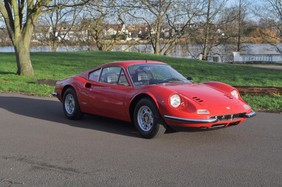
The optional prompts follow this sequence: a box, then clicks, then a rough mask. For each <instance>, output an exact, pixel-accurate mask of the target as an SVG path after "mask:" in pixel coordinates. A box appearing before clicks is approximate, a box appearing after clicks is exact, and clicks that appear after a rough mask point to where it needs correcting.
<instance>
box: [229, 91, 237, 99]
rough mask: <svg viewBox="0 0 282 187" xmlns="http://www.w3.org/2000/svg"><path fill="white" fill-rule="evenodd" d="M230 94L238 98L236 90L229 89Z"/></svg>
mask: <svg viewBox="0 0 282 187" xmlns="http://www.w3.org/2000/svg"><path fill="white" fill-rule="evenodd" d="M231 95H232V96H233V97H235V98H236V99H239V93H238V91H237V90H232V91H231Z"/></svg>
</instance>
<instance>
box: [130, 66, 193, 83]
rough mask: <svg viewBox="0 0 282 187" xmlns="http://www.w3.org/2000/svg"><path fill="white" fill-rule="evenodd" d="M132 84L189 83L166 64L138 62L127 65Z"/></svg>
mask: <svg viewBox="0 0 282 187" xmlns="http://www.w3.org/2000/svg"><path fill="white" fill-rule="evenodd" d="M128 71H129V74H130V76H131V80H132V81H133V84H134V86H143V85H151V84H161V83H190V81H188V80H187V79H186V78H185V77H183V76H182V75H181V74H180V73H178V72H177V71H176V70H175V69H173V68H172V67H171V66H169V65H166V64H138V65H132V66H129V67H128Z"/></svg>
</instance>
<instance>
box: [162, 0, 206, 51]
mask: <svg viewBox="0 0 282 187" xmlns="http://www.w3.org/2000/svg"><path fill="white" fill-rule="evenodd" d="M203 9H204V3H203V2H202V0H176V1H174V2H173V6H172V7H171V9H170V11H169V12H168V14H167V17H166V18H167V19H166V20H165V21H166V22H167V23H168V26H169V27H168V28H169V30H170V32H169V38H165V43H163V47H162V51H164V52H163V54H167V53H168V52H169V51H170V50H172V49H173V48H175V47H176V45H187V44H189V43H190V42H191V37H192V36H193V34H194V33H195V32H197V30H198V27H196V23H197V22H198V20H199V19H200V18H201V17H202V16H203ZM166 22H165V23H166ZM163 49H165V50H163Z"/></svg>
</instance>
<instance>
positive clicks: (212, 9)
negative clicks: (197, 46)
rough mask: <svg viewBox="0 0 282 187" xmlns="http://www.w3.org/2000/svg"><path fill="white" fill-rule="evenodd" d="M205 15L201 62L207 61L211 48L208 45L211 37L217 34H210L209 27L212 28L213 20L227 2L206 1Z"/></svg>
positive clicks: (220, 0) (221, 0) (225, 0)
mask: <svg viewBox="0 0 282 187" xmlns="http://www.w3.org/2000/svg"><path fill="white" fill-rule="evenodd" d="M206 1H207V2H206V4H207V7H206V14H205V24H204V42H203V60H207V56H208V54H209V50H210V49H211V48H212V45H210V42H211V36H212V35H213V34H217V33H215V32H212V29H211V27H214V24H215V19H216V18H217V16H218V14H219V12H220V11H221V10H222V8H223V7H224V5H225V3H226V2H227V1H228V0H206Z"/></svg>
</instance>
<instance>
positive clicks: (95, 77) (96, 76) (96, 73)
mask: <svg viewBox="0 0 282 187" xmlns="http://www.w3.org/2000/svg"><path fill="white" fill-rule="evenodd" d="M100 73H101V69H98V70H95V71H93V72H91V73H89V80H91V81H95V82H98V81H99V77H100Z"/></svg>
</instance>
